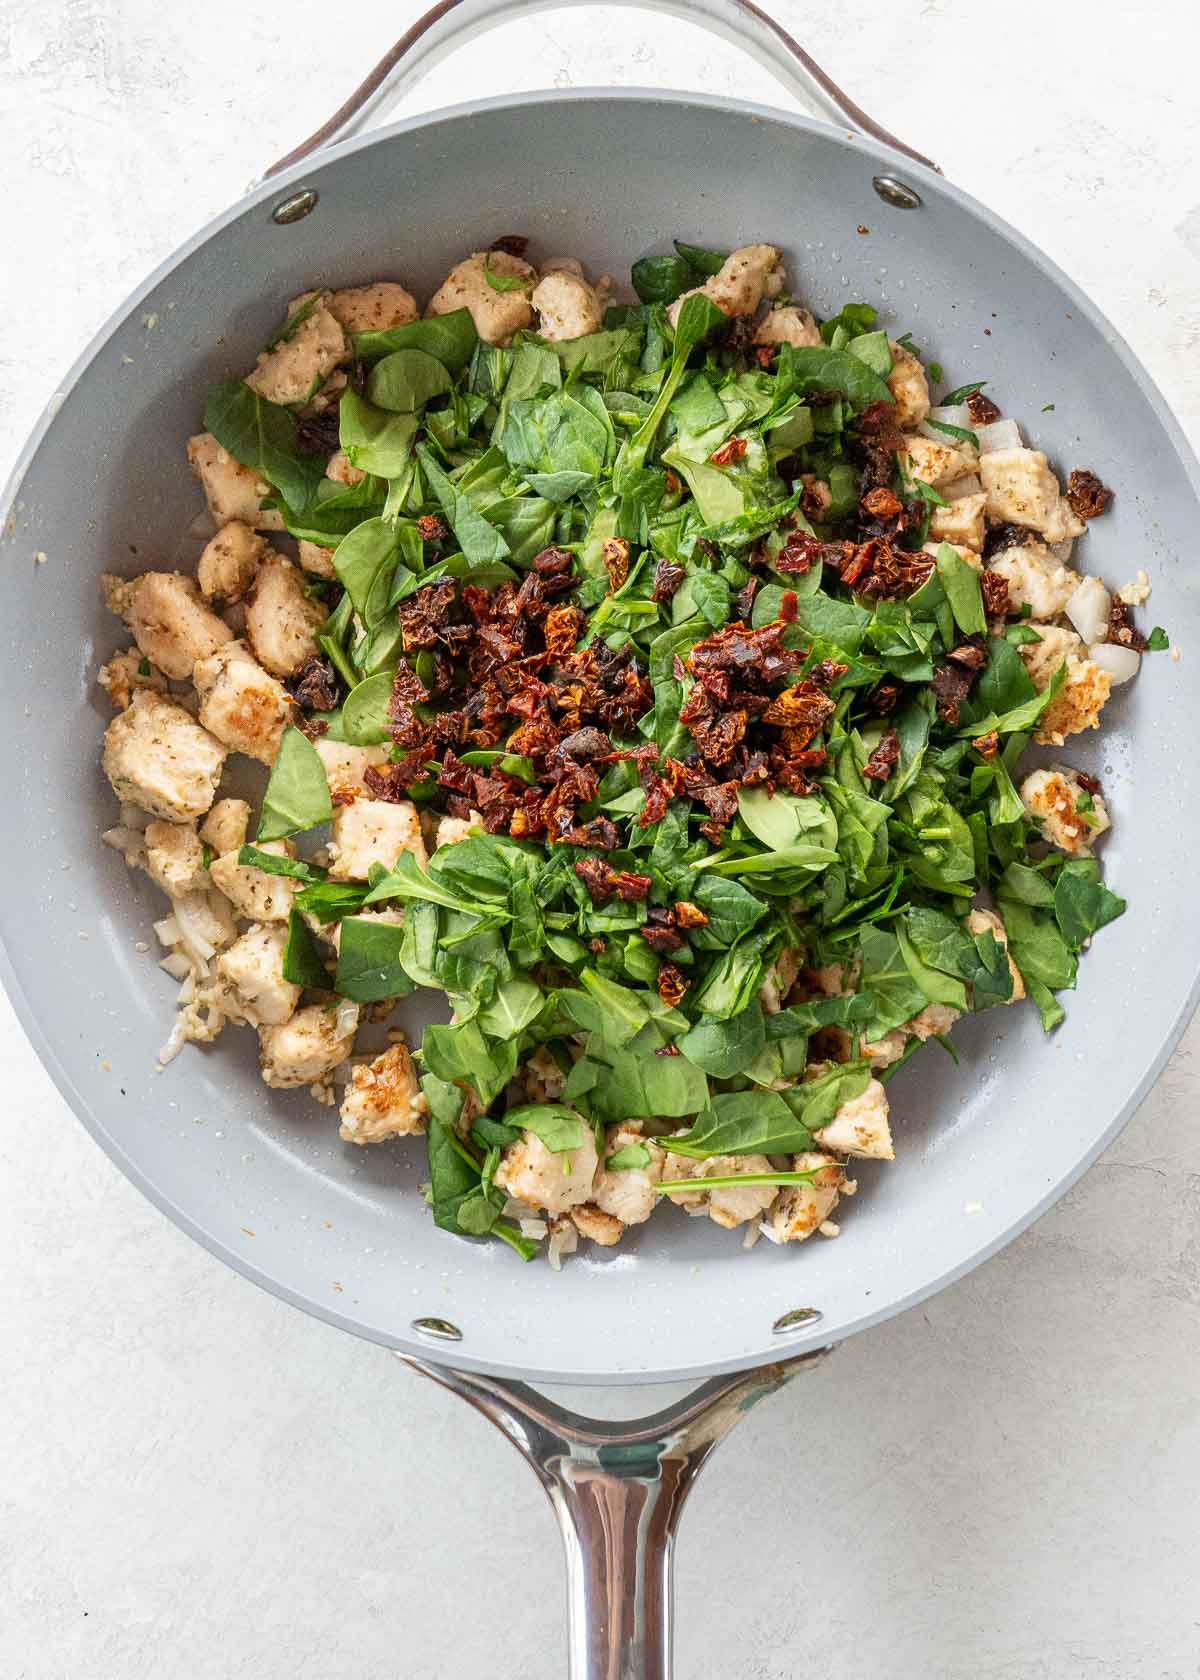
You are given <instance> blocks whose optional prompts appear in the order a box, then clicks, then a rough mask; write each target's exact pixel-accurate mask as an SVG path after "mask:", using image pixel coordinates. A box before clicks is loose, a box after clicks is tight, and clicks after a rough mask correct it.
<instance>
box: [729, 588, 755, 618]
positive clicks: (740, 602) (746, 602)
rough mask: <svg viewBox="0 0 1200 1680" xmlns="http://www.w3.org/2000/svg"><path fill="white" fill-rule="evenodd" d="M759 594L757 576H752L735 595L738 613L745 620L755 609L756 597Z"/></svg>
mask: <svg viewBox="0 0 1200 1680" xmlns="http://www.w3.org/2000/svg"><path fill="white" fill-rule="evenodd" d="M757 594H758V579H757V578H756V577H752V578H748V579H747V580H746V582H745V583H744V584H743V585H742V587H741V588H740V589H739V590H738V592H737V595H736V596H735V597H734V600H735V603H736V606H737V615H738V617H739V618H740V619H742V620H743V621H745V620H746V619H748V618H749V617H750V614H751V612H752V611H753V610H754V597H755V596H756V595H757Z"/></svg>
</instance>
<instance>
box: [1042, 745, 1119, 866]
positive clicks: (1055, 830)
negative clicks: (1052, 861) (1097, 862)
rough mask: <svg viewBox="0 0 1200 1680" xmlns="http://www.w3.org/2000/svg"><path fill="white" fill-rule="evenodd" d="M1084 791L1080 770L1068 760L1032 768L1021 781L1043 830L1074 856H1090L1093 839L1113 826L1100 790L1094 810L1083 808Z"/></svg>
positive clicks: (1064, 850) (1048, 836) (1095, 799)
mask: <svg viewBox="0 0 1200 1680" xmlns="http://www.w3.org/2000/svg"><path fill="white" fill-rule="evenodd" d="M1084 791H1085V790H1084V786H1083V783H1082V782H1081V781H1080V780H1079V773H1078V771H1076V770H1072V769H1071V768H1070V767H1069V766H1068V765H1065V764H1054V765H1051V767H1050V768H1049V769H1048V770H1034V771H1031V773H1030V774H1029V775H1028V776H1026V778H1025V780H1024V781H1023V782H1022V783H1021V799H1022V802H1023V803H1024V806H1025V809H1026V811H1027V812H1028V813H1029V815H1030V816H1031V817H1036V818H1037V819H1038V820H1039V821H1040V823H1041V825H1042V833H1043V834H1044V835H1045V837H1046V839H1047V840H1049V841H1050V843H1051V845H1053V846H1057V847H1058V849H1059V851H1060V852H1069V853H1070V855H1071V856H1072V857H1090V856H1091V851H1092V842H1093V841H1094V840H1096V839H1098V838H1099V837H1100V835H1101V834H1103V833H1104V832H1105V830H1106V829H1108V828H1111V827H1112V822H1111V819H1110V818H1109V815H1108V807H1107V806H1106V805H1105V803H1104V800H1103V798H1102V797H1101V796H1100V794H1098V793H1094V794H1092V795H1091V796H1090V797H1091V801H1092V809H1091V810H1090V811H1089V810H1083V811H1081V810H1079V801H1080V800H1081V799H1082V798H1083V795H1084Z"/></svg>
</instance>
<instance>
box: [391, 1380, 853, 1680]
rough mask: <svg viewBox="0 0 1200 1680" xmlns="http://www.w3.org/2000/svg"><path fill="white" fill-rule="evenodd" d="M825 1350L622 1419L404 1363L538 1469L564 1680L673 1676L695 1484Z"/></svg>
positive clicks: (523, 1389)
mask: <svg viewBox="0 0 1200 1680" xmlns="http://www.w3.org/2000/svg"><path fill="white" fill-rule="evenodd" d="M828 1352H829V1349H828V1348H817V1349H815V1350H814V1351H812V1352H810V1353H802V1354H798V1355H797V1356H796V1357H795V1358H792V1359H785V1360H780V1361H779V1362H778V1363H776V1364H773V1365H764V1366H762V1367H760V1368H759V1369H758V1370H756V1371H746V1372H742V1373H741V1374H739V1375H734V1376H731V1377H714V1378H712V1380H711V1381H710V1382H706V1383H705V1384H704V1385H703V1386H702V1387H700V1388H698V1389H696V1390H694V1391H693V1393H691V1394H688V1395H685V1396H684V1398H683V1399H682V1400H680V1401H677V1402H676V1404H675V1405H673V1406H667V1407H666V1408H664V1410H663V1411H661V1412H655V1413H653V1414H652V1415H651V1416H650V1417H644V1418H633V1419H630V1420H628V1421H621V1422H607V1421H602V1420H600V1419H598V1418H586V1417H580V1416H577V1415H576V1414H575V1413H572V1412H568V1411H564V1410H563V1409H562V1408H561V1407H560V1406H557V1405H555V1404H554V1402H553V1401H552V1400H548V1399H546V1397H545V1396H544V1395H541V1394H539V1393H538V1392H537V1390H536V1389H532V1388H530V1387H528V1386H527V1385H526V1384H525V1383H511V1382H500V1381H499V1380H498V1379H497V1378H495V1377H477V1376H472V1375H471V1374H470V1373H469V1372H466V1371H457V1370H454V1369H453V1368H452V1367H448V1366H442V1365H427V1364H426V1363H425V1362H424V1361H423V1360H420V1359H412V1358H409V1357H408V1356H406V1355H400V1356H399V1357H401V1358H403V1360H404V1363H405V1364H406V1365H410V1366H411V1367H412V1369H413V1370H414V1371H419V1372H420V1373H421V1375H422V1376H425V1377H430V1378H431V1379H432V1380H433V1381H434V1382H436V1383H439V1384H440V1385H441V1386H442V1387H443V1388H447V1389H449V1390H450V1392H451V1393H452V1394H457V1395H459V1396H460V1397H461V1398H462V1399H463V1400H466V1401H467V1402H468V1403H469V1404H470V1405H472V1406H474V1407H475V1410H476V1411H478V1412H482V1413H483V1415H484V1417H486V1418H488V1419H490V1421H491V1422H492V1423H494V1424H495V1425H496V1427H497V1429H499V1430H501V1431H502V1433H503V1434H505V1435H507V1437H508V1439H509V1440H510V1441H511V1442H512V1444H513V1446H514V1447H516V1449H517V1451H518V1452H519V1453H520V1454H521V1456H522V1457H523V1458H524V1459H526V1460H527V1461H528V1462H529V1463H530V1464H531V1465H532V1466H533V1468H534V1469H535V1470H536V1471H537V1473H538V1477H539V1479H540V1481H541V1484H542V1486H543V1487H544V1488H545V1490H546V1493H547V1495H548V1497H549V1500H550V1503H551V1504H552V1505H553V1507H554V1514H555V1516H556V1517H557V1518H558V1525H559V1528H560V1530H561V1532H562V1537H563V1546H564V1549H565V1551H566V1557H567V1617H568V1621H567V1642H568V1651H569V1658H570V1660H569V1665H568V1671H567V1672H568V1675H569V1680H670V1676H671V1632H672V1628H671V1552H672V1547H673V1544H674V1539H675V1529H676V1526H677V1524H678V1522H679V1514H680V1512H681V1511H682V1509H683V1503H684V1500H685V1499H686V1498H687V1495H688V1492H689V1490H690V1488H691V1485H692V1481H693V1479H694V1477H695V1476H696V1473H697V1471H698V1470H699V1469H700V1466H701V1465H702V1464H703V1463H704V1461H705V1459H706V1458H707V1457H708V1455H709V1453H710V1452H711V1451H712V1450H713V1448H714V1447H715V1446H716V1445H717V1443H718V1442H719V1441H721V1440H722V1439H723V1438H724V1437H725V1436H726V1435H727V1434H728V1433H729V1431H730V1430H731V1429H732V1428H733V1426H734V1424H735V1423H737V1422H738V1420H739V1419H740V1418H741V1417H743V1416H744V1415H745V1413H746V1412H748V1411H749V1410H750V1408H751V1407H752V1406H753V1405H755V1404H756V1403H757V1402H758V1401H759V1400H762V1399H764V1398H765V1397H766V1396H767V1395H768V1394H773V1393H774V1392H775V1391H776V1389H779V1388H782V1387H783V1385H784V1383H786V1382H788V1381H789V1380H790V1379H791V1378H792V1377H794V1376H795V1375H796V1373H797V1372H798V1371H800V1370H807V1369H809V1368H811V1367H812V1366H813V1365H815V1364H817V1363H818V1362H819V1361H820V1360H821V1359H823V1358H824V1356H825V1354H826V1353H828Z"/></svg>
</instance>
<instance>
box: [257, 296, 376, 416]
mask: <svg viewBox="0 0 1200 1680" xmlns="http://www.w3.org/2000/svg"><path fill="white" fill-rule="evenodd" d="M306 306H307V300H305V303H304V304H302V303H301V300H300V299H297V300H296V303H295V304H294V305H293V306H292V309H291V311H289V314H290V315H291V316H292V317H295V316H296V315H297V314H298V313H299V309H300V308H301V307H306ZM287 331H288V334H289V336H288V337H287V338H285V339H284V340H283V342H282V343H280V344H277V345H276V346H275V348H274V349H273V350H264V351H263V352H262V354H261V355H260V356H259V358H258V366H257V367H256V368H255V369H254V372H253V373H250V374H247V376H246V384H247V385H249V387H250V389H251V390H252V391H257V392H258V394H259V396H260V397H265V398H266V399H267V401H268V402H273V403H303V402H307V401H308V400H309V398H310V397H312V396H313V395H314V394H315V392H316V391H317V390H319V388H320V386H321V384H322V382H323V381H324V380H325V379H327V378H328V377H329V375H330V374H331V373H332V372H333V370H334V368H335V367H337V365H338V363H339V362H342V361H345V359H346V358H347V356H349V354H350V345H349V343H348V342H347V340H346V335H345V333H344V332H343V331H342V329H341V327H340V326H339V325H338V322H337V320H336V319H335V317H334V316H333V315H332V314H331V313H330V311H329V309H328V308H327V307H326V306H325V304H324V303H318V304H316V305H315V306H313V307H312V308H310V309H309V312H308V314H307V315H305V316H304V318H303V319H302V320H301V321H299V323H298V324H293V325H290V326H289V327H288V328H287Z"/></svg>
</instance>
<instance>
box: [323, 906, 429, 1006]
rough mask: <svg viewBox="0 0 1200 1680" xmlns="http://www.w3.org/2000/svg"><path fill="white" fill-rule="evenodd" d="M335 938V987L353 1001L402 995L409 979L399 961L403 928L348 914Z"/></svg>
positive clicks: (410, 987)
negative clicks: (339, 933) (336, 946)
mask: <svg viewBox="0 0 1200 1680" xmlns="http://www.w3.org/2000/svg"><path fill="white" fill-rule="evenodd" d="M341 927H342V932H341V938H340V940H339V941H338V965H337V975H336V978H335V980H334V987H335V989H336V990H337V991H338V992H340V993H341V995H342V996H343V997H348V998H352V999H353V1000H354V1002H355V1003H377V1002H379V1001H380V1000H381V999H382V998H392V997H405V996H407V994H408V993H409V992H411V991H412V981H411V980H410V979H409V977H408V975H407V974H406V973H405V971H404V966H403V964H402V963H401V961H400V950H401V946H402V945H403V943H404V929H403V928H402V927H393V926H392V924H391V923H390V922H384V921H380V919H379V918H378V917H377V916H347V917H346V918H345V919H344V920H343V922H342V924H341Z"/></svg>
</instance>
